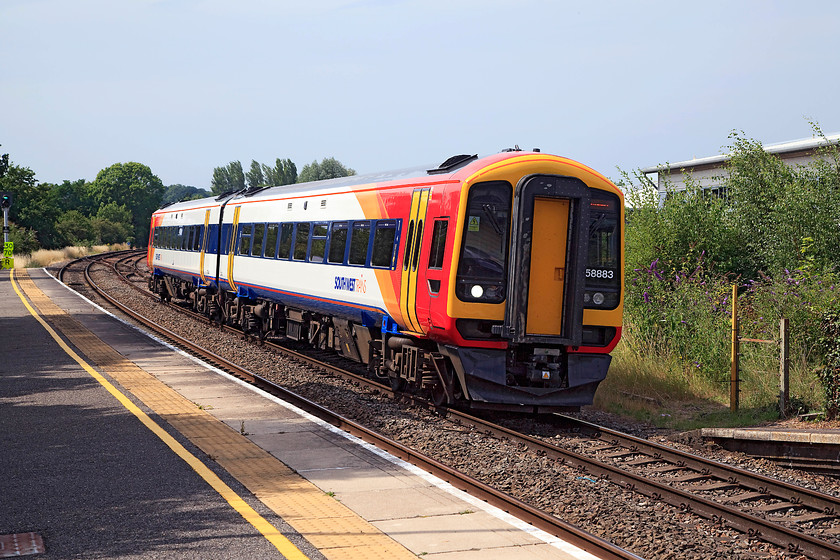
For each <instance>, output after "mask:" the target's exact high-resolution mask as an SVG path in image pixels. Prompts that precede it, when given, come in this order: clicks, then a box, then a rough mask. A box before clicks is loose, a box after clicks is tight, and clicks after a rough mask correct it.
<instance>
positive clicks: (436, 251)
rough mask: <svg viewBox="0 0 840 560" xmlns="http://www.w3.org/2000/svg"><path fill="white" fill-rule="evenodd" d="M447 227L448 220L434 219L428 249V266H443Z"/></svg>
mask: <svg viewBox="0 0 840 560" xmlns="http://www.w3.org/2000/svg"><path fill="white" fill-rule="evenodd" d="M447 229H449V221H448V220H435V226H434V229H433V230H432V247H431V250H430V251H429V268H438V269H439V268H443V252H444V250H445V249H446V230H447Z"/></svg>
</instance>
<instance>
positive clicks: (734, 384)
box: [729, 284, 739, 412]
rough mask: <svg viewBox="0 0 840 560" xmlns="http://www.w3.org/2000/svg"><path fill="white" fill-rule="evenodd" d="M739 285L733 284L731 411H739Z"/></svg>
mask: <svg viewBox="0 0 840 560" xmlns="http://www.w3.org/2000/svg"><path fill="white" fill-rule="evenodd" d="M738 346H739V345H738V286H737V284H733V285H732V367H731V369H730V372H729V411H730V412H738Z"/></svg>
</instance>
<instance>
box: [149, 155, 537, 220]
mask: <svg viewBox="0 0 840 560" xmlns="http://www.w3.org/2000/svg"><path fill="white" fill-rule="evenodd" d="M533 153H539V150H534V151H533V152H525V151H522V150H519V149H518V147H517V148H516V149H507V150H503V151H502V152H500V153H497V154H492V155H488V156H483V157H479V156H478V155H468V154H460V155H456V156H452V157H450V158H448V159H447V160H445V161H444V162H443V163H441V164H439V165H437V166H435V165H432V166H429V165H425V166H418V167H410V168H405V169H398V170H394V171H384V172H378V173H366V174H363V175H349V176H347V177H337V178H335V179H325V180H322V181H311V182H307V183H293V184H291V185H280V186H274V187H259V188H247V189H243V190H241V191H230V192H226V193H223V194H221V195H214V196H212V197H207V198H202V199H197V200H187V201H182V202H175V203H173V204H170V205H168V206H164V207H161V208H159V209H158V210H157V212H159V211H161V210H164V209H165V210H166V211H167V212H173V211H174V212H177V211H180V210H190V209H192V208H196V207H206V206H207V205H208V204H209V205H215V204H220V203H222V202H224V201H225V200H233V199H241V198H250V197H254V198H263V197H277V196H282V195H283V194H285V193H288V192H294V193H296V194H306V193H312V194H315V193H318V192H321V191H324V190H333V189H341V188H343V187H356V186H359V185H368V184H381V183H391V182H396V181H410V180H411V179H418V180H419V179H429V178H430V177H435V176H437V177H439V179H440V180H446V179H447V178H451V177H452V175H455V174H458V173H459V172H460V171H462V170H467V171H469V170H474V169H476V168H480V167H483V166H486V165H489V164H491V163H495V162H497V161H500V160H503V159H507V158H510V157H515V156H518V155H526V154H533Z"/></svg>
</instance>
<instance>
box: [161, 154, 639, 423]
mask: <svg viewBox="0 0 840 560" xmlns="http://www.w3.org/2000/svg"><path fill="white" fill-rule="evenodd" d="M623 226H624V197H623V194H622V192H621V191H620V190H619V189H618V188H617V187H616V186H615V185H614V184H613V183H612V182H611V181H610V180H609V179H607V178H606V177H605V176H604V175H601V174H600V173H598V172H596V171H594V170H592V169H590V168H589V167H587V166H585V165H583V164H581V163H578V162H576V161H574V160H571V159H568V158H565V157H561V156H556V155H551V154H548V153H544V152H541V151H539V150H537V149H535V150H533V151H523V150H520V149H518V148H515V149H507V150H504V151H502V152H500V153H497V154H493V155H489V156H483V157H479V156H478V155H469V154H464V155H457V156H453V157H450V158H448V159H446V160H445V161H444V162H443V163H441V164H440V165H437V166H423V167H419V168H413V169H406V170H400V171H395V172H388V173H378V174H367V175H352V176H348V177H341V178H336V179H329V180H323V181H315V182H309V183H297V184H292V185H286V186H275V187H257V188H246V189H242V190H239V191H236V192H227V193H223V194H221V195H219V196H215V197H209V198H204V199H200V200H190V201H183V202H177V203H174V204H171V205H169V206H165V207H163V208H160V209H159V210H157V211H156V212H154V214H153V215H152V220H151V231H150V237H149V239H150V242H149V247H148V255H147V259H148V267H149V270H150V272H151V275H150V279H149V289H150V290H151V291H152V292H154V293H155V294H158V295H159V297H160V298H161V300H164V301H169V300H173V299H175V300H180V301H182V302H183V303H185V304H187V305H190V306H191V307H192V308H193V309H194V310H196V311H197V312H199V313H203V314H205V315H207V316H209V317H210V318H211V319H212V320H214V321H218V322H220V323H224V324H229V325H236V326H239V327H241V329H242V330H243V331H244V332H246V333H249V334H250V335H253V336H255V337H260V338H263V339H264V338H266V337H285V338H288V339H292V340H295V341H299V342H301V343H303V344H307V345H310V346H312V347H314V348H318V349H322V350H331V351H334V352H336V353H338V354H340V355H342V356H344V357H346V358H348V359H350V360H354V361H356V362H359V363H361V364H364V365H365V366H366V368H367V371H369V372H370V375H371V376H374V377H377V378H379V379H381V380H382V381H383V382H387V383H388V384H389V385H390V386H391V387H392V388H393V389H394V390H395V391H404V392H410V393H420V394H423V395H426V396H428V397H430V398H431V399H432V401H433V402H434V403H436V404H438V405H440V406H462V407H466V408H470V409H494V410H504V411H527V412H535V413H538V412H551V411H574V410H579V409H580V407H581V406H585V405H589V404H591V403H592V401H593V398H594V395H595V391H596V389H597V387H598V385H599V383H600V382H601V381H603V380H604V379H605V378H606V375H607V371H608V368H609V364H610V360H611V355H610V354H611V352H612V351H613V349H614V348H615V346H616V344H617V343H618V341H619V339H620V337H621V324H622V312H623V303H624V300H623V297H624V296H623V279H622V273H623V270H624V227H623Z"/></svg>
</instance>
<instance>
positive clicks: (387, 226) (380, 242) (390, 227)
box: [370, 220, 397, 268]
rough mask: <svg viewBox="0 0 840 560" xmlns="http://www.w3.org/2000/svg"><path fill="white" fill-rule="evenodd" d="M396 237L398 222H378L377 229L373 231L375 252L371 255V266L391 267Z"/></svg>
mask: <svg viewBox="0 0 840 560" xmlns="http://www.w3.org/2000/svg"><path fill="white" fill-rule="evenodd" d="M396 238H397V223H396V222H393V221H390V220H389V221H379V222H377V223H376V230H375V231H374V233H373V252H372V253H371V255H370V265H371V266H382V267H388V268H390V267H391V264H392V262H393V260H394V245H396Z"/></svg>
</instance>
